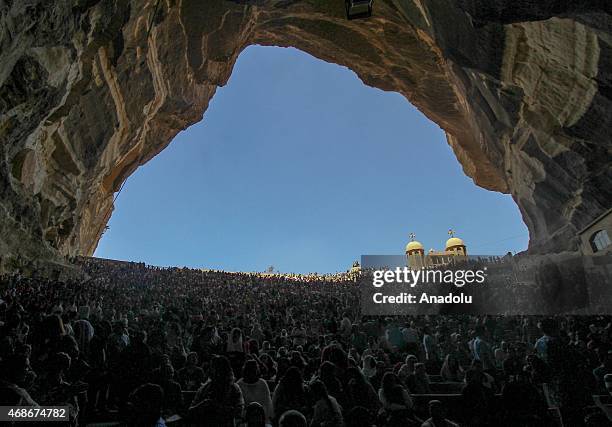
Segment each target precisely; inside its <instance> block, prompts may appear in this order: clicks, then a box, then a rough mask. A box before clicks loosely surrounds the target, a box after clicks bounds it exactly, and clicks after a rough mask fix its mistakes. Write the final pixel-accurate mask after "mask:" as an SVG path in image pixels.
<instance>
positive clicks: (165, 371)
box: [159, 363, 174, 381]
mask: <svg viewBox="0 0 612 427" xmlns="http://www.w3.org/2000/svg"><path fill="white" fill-rule="evenodd" d="M159 373H160V377H161V378H160V379H161V380H162V381H170V380H172V379H173V378H174V368H173V367H172V365H171V364H170V363H164V364H163V365H162V366H161V367H160V370H159Z"/></svg>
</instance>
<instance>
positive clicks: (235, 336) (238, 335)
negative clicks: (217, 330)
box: [231, 328, 242, 342]
mask: <svg viewBox="0 0 612 427" xmlns="http://www.w3.org/2000/svg"><path fill="white" fill-rule="evenodd" d="M231 338H232V342H238V341H239V340H240V339H241V338H242V331H241V330H240V329H239V328H234V329H232V336H231Z"/></svg>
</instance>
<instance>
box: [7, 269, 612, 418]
mask: <svg viewBox="0 0 612 427" xmlns="http://www.w3.org/2000/svg"><path fill="white" fill-rule="evenodd" d="M80 263H81V266H82V268H83V269H84V270H85V271H86V272H87V274H88V275H89V277H90V278H89V279H88V280H87V281H85V282H80V283H76V282H51V281H45V280H38V279H26V278H21V277H14V276H13V277H5V278H3V279H2V280H1V282H0V285H1V287H0V341H1V344H0V406H6V405H41V406H51V405H63V406H68V407H69V411H70V425H73V426H76V425H79V424H81V425H86V424H87V423H89V422H93V421H99V420H109V419H112V420H115V421H117V422H123V423H127V424H128V425H138V426H164V425H185V426H187V425H203V426H224V427H225V426H246V427H266V426H281V427H293V426H317V427H319V426H321V427H323V426H325V427H334V426H339V427H341V426H348V427H351V426H356V427H360V426H363V427H372V426H378V427H385V426H388V427H392V426H423V427H441V426H447V427H450V426H456V425H461V426H491V425H496V426H542V425H543V426H556V425H560V424H559V423H560V420H561V419H562V420H563V422H564V424H565V425H566V426H580V425H587V426H606V425H610V423H609V420H608V419H607V417H606V415H605V414H604V412H603V411H601V410H600V408H598V407H597V406H595V404H594V403H593V395H606V394H608V391H607V390H606V386H607V385H608V386H610V384H612V381H611V380H610V379H611V378H612V377H610V376H606V375H610V374H612V351H611V350H612V346H611V338H612V337H611V335H612V332H611V328H612V327H611V325H610V323H609V322H610V319H609V318H607V317H586V316H572V317H557V318H536V317H529V316H524V317H522V316H467V315H440V316H414V317H389V318H384V317H362V316H361V315H360V309H359V288H358V285H357V283H356V280H355V277H354V276H353V275H350V274H336V275H316V274H313V275H302V276H299V275H281V274H263V273H227V272H219V271H202V270H195V269H187V268H156V267H149V266H145V265H144V264H139V263H124V262H111V261H106V260H96V259H85V260H81V261H80Z"/></svg>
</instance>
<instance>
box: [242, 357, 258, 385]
mask: <svg viewBox="0 0 612 427" xmlns="http://www.w3.org/2000/svg"><path fill="white" fill-rule="evenodd" d="M242 380H243V381H244V382H246V383H247V384H253V383H256V382H257V380H259V365H258V364H257V362H256V361H255V360H253V359H250V360H247V361H246V362H245V363H244V366H243V367H242Z"/></svg>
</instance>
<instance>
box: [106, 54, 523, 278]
mask: <svg viewBox="0 0 612 427" xmlns="http://www.w3.org/2000/svg"><path fill="white" fill-rule="evenodd" d="M108 225H109V227H110V228H109V230H108V231H107V232H106V233H105V234H104V236H103V237H102V240H101V241H100V243H99V245H98V249H97V250H96V253H95V255H96V256H100V257H105V258H114V259H123V260H132V261H144V262H146V263H148V264H154V265H164V266H168V265H176V266H184V265H185V266H191V267H204V268H215V269H226V270H230V271H262V270H264V269H265V268H266V267H268V266H270V265H273V266H275V267H276V268H277V269H278V270H280V271H285V272H313V271H317V272H334V271H342V270H345V269H346V268H348V266H350V264H351V263H352V261H353V260H356V259H358V258H359V257H360V256H361V255H362V254H401V253H403V248H404V246H405V244H406V243H407V241H408V240H409V238H408V235H409V233H411V232H414V233H415V234H416V235H417V240H419V241H421V242H422V243H423V244H424V245H425V247H426V248H427V249H429V248H431V247H433V248H435V249H443V245H444V242H445V240H446V239H447V238H448V236H447V231H448V229H449V228H453V229H454V230H456V233H457V235H458V236H459V237H461V238H463V239H464V240H465V242H466V244H467V246H468V252H470V253H472V254H503V253H505V252H507V251H513V252H515V251H520V250H524V249H526V247H527V242H528V234H527V229H526V227H525V225H524V224H523V222H522V220H521V216H520V213H519V210H518V208H517V206H516V205H515V203H514V202H513V200H512V198H511V197H510V196H508V195H502V194H499V193H494V192H490V191H486V190H484V189H482V188H479V187H476V185H474V183H473V182H472V180H471V179H470V178H468V177H466V176H465V175H464V174H463V172H462V170H461V166H460V165H459V163H458V161H457V160H456V158H455V156H454V154H453V152H452V150H451V149H450V147H449V146H448V144H447V143H446V139H445V136H444V133H443V132H442V130H441V129H440V128H439V127H438V126H437V125H436V124H434V123H433V122H431V121H429V120H428V119H427V118H426V117H425V116H424V115H422V114H421V113H420V112H419V111H418V110H417V109H416V108H415V107H413V106H412V105H411V104H410V103H409V102H408V101H407V100H406V99H405V98H404V97H402V96H401V95H399V94H397V93H391V92H383V91H381V90H378V89H374V88H370V87H367V86H365V85H364V84H363V83H362V82H361V80H359V78H358V77H357V76H356V75H355V74H354V73H353V72H352V71H350V70H349V69H347V68H345V67H340V66H337V65H334V64H329V63H326V62H323V61H320V60H318V59H316V58H314V57H312V56H310V55H308V54H306V53H304V52H301V51H298V50H295V49H285V48H273V47H261V46H251V47H249V48H247V49H246V50H245V51H244V52H243V53H242V54H241V55H240V57H239V58H238V61H237V63H236V66H235V68H234V71H233V74H232V76H231V78H230V81H229V82H228V84H227V85H226V86H225V87H223V88H220V89H219V90H218V91H217V94H216V95H215V97H214V98H213V100H212V101H211V103H210V106H209V108H208V110H207V111H206V112H205V114H204V118H203V120H202V121H201V122H199V123H197V124H195V125H193V126H191V127H190V128H188V129H187V130H185V131H183V132H181V133H180V134H179V135H177V137H176V138H175V139H174V141H172V143H171V144H170V146H169V147H168V148H166V149H165V150H164V151H162V152H161V153H160V154H159V155H158V156H157V157H155V158H154V159H153V160H151V161H150V162H149V163H147V164H146V165H145V166H143V167H141V168H139V169H138V170H137V171H136V172H135V173H134V174H133V175H132V176H130V177H129V178H128V181H127V183H126V184H125V186H124V188H123V191H122V192H121V194H120V195H119V197H118V199H117V202H116V206H115V211H114V213H113V216H112V217H111V220H110V222H109V224H108Z"/></svg>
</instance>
